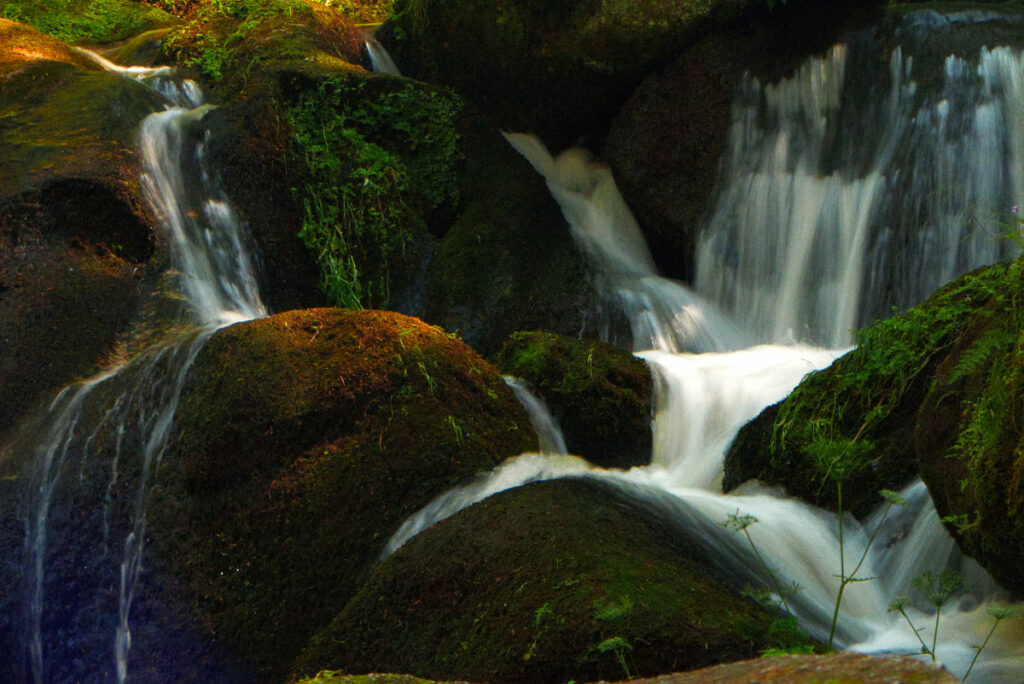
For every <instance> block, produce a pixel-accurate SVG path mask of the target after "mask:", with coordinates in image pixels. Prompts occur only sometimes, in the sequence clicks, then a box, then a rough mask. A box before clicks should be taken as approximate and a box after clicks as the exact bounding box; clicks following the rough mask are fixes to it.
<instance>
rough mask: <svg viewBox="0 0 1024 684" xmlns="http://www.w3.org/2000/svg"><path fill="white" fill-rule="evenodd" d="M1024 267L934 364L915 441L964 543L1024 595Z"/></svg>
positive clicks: (938, 502) (931, 486)
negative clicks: (1023, 568)
mask: <svg viewBox="0 0 1024 684" xmlns="http://www.w3.org/2000/svg"><path fill="white" fill-rule="evenodd" d="M1022 277H1024V265H1022V264H1021V263H1020V262H1019V261H1018V262H1016V263H1014V264H1013V266H1012V267H1011V268H1010V269H1009V271H1008V272H1007V279H1006V287H1003V288H1000V289H999V290H997V291H996V292H995V294H993V296H992V297H991V299H990V301H989V302H988V303H987V304H986V305H985V306H983V307H980V308H979V310H978V311H977V312H976V313H975V314H974V315H973V316H972V317H971V319H970V327H969V328H968V330H967V332H966V333H965V334H964V335H963V336H961V337H960V339H958V340H957V341H956V343H955V344H954V345H953V346H952V347H951V349H950V350H949V353H948V354H947V355H946V357H945V359H944V360H943V361H942V363H941V364H940V365H939V366H938V368H937V369H936V371H935V375H934V378H933V380H932V383H931V388H930V389H929V392H928V394H927V396H925V398H924V401H923V402H922V405H921V407H920V409H919V410H918V413H917V423H916V427H915V431H914V447H915V455H916V457H917V461H918V463H919V464H920V468H921V476H922V478H923V479H924V481H925V483H926V484H927V485H928V490H929V492H931V495H932V499H933V500H934V501H935V507H936V509H937V510H938V512H939V515H940V516H943V518H944V520H945V522H946V524H947V527H948V528H949V529H950V532H952V533H953V535H954V536H955V537H956V539H957V541H958V543H959V545H960V548H961V549H962V550H963V551H964V552H965V553H966V554H967V555H969V556H971V557H973V558H975V559H977V560H978V561H979V562H980V563H981V564H982V565H984V566H985V568H986V569H987V570H988V571H989V572H991V573H992V575H993V576H994V577H995V578H996V579H997V580H998V581H999V582H1000V583H1002V584H1003V585H1004V586H1005V587H1006V588H1008V589H1010V590H1012V591H1013V592H1014V593H1016V594H1017V595H1024V579H1022V577H1021V573H1020V568H1021V566H1022V563H1024V429H1022V423H1021V416H1022V415H1024V302H1022V301H1021V295H1020V292H1021V284H1022Z"/></svg>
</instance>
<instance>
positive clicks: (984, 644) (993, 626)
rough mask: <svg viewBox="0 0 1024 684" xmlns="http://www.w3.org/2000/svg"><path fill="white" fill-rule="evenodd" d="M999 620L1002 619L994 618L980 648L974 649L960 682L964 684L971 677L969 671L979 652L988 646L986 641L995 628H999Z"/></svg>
mask: <svg viewBox="0 0 1024 684" xmlns="http://www.w3.org/2000/svg"><path fill="white" fill-rule="evenodd" d="M1001 619H1002V618H996V621H995V622H993V623H992V629H990V630H988V634H987V635H986V636H985V640H984V641H983V642H981V646H978V648H976V649H975V651H974V657H973V658H971V664H970V665H969V666H968V667H967V672H965V673H964V676H963V679H961V680H960V681H961V682H966V681H967V678H968V677H970V676H971V670H973V669H974V663H976V662H978V656H980V655H981V652H982V651H984V650H985V647H986V646H988V640H989V639H991V638H992V634H993V632H995V631H996V627H998V626H999V621H1000V620H1001Z"/></svg>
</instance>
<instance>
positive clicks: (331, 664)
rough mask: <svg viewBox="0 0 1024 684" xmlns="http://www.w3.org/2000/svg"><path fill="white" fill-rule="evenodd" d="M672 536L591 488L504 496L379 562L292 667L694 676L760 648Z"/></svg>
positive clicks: (744, 610) (723, 586) (597, 486)
mask: <svg viewBox="0 0 1024 684" xmlns="http://www.w3.org/2000/svg"><path fill="white" fill-rule="evenodd" d="M679 534H680V533H679V530H677V529H674V528H671V527H669V526H666V525H665V523H663V522H659V520H658V519H657V517H656V516H654V515H652V514H651V513H650V511H648V510H646V509H645V507H644V505H642V504H640V503H639V502H638V501H637V500H634V499H632V498H630V497H629V496H626V495H625V494H624V493H622V492H620V491H619V490H616V489H614V488H610V487H609V486H608V485H604V484H601V483H598V482H595V481H590V480H557V481H551V482H543V483H536V484H531V485H526V486H524V487H520V488H518V489H514V490H511V491H507V492H503V493H501V494H498V495H496V496H494V497H491V498H490V499H487V500H486V501H483V502H481V503H479V504H476V505H474V506H472V507H470V508H468V509H466V510H464V511H463V512H461V513H459V514H457V515H456V516H453V517H452V518H449V519H448V520H446V521H444V522H442V523H440V524H438V525H437V526H435V527H433V528H431V529H430V530H428V531H426V532H424V533H422V534H421V535H420V536H418V537H416V538H414V539H412V540H411V541H410V542H408V543H407V544H406V545H405V546H404V547H402V548H401V549H399V550H398V551H397V552H396V553H395V554H394V555H393V556H391V557H390V558H388V559H387V560H386V561H384V563H382V564H381V565H380V566H378V567H377V568H376V569H375V570H374V573H373V576H372V578H371V580H370V582H369V583H368V584H367V585H366V586H365V587H364V588H363V589H362V590H361V591H360V592H359V594H358V595H357V596H356V597H355V598H354V599H353V600H352V602H351V603H350V604H349V605H348V606H347V607H346V608H345V610H344V611H343V612H342V613H341V614H340V615H339V616H338V617H337V618H336V619H335V621H334V622H333V623H332V625H331V626H330V627H329V628H328V629H326V630H324V631H323V632H321V633H320V634H319V635H318V636H317V637H315V638H314V640H313V641H312V642H311V646H310V647H309V648H308V649H307V650H306V652H305V653H304V654H303V655H302V657H301V658H300V659H299V666H298V671H299V673H300V674H302V673H308V672H316V671H318V670H320V669H322V668H331V669H339V668H340V669H343V670H344V671H346V672H355V673H358V672H379V671H391V672H416V673H417V674H418V675H420V676H425V677H432V678H436V679H445V678H453V679H467V680H471V681H487V682H500V681H565V680H568V679H576V680H577V681H587V680H589V679H596V678H621V677H622V676H624V675H626V676H628V675H629V674H631V673H633V674H635V673H639V674H645V675H649V674H655V673H659V672H670V671H674V670H680V669H687V668H696V667H701V666H703V665H707V664H711V663H716V662H721V661H724V660H731V659H736V658H743V657H746V656H745V655H744V654H747V653H749V654H753V653H756V652H757V651H758V649H760V648H763V647H765V646H767V644H766V642H765V636H764V635H765V634H766V632H765V631H764V630H765V629H766V628H767V625H768V623H769V622H770V621H771V618H770V617H769V616H768V615H766V614H765V613H764V612H762V609H760V608H759V607H756V606H754V605H752V604H750V603H748V602H747V600H746V599H743V598H741V597H740V596H739V592H738V591H737V590H736V588H735V587H733V586H731V585H730V584H729V582H728V581H727V580H725V579H724V578H723V577H721V576H719V575H718V574H717V573H716V572H714V571H713V570H711V569H710V568H709V567H707V566H705V565H702V563H701V561H700V560H699V559H698V558H697V556H696V554H695V553H694V550H693V548H692V546H691V544H690V542H689V541H688V540H687V539H686V538H685V536H683V537H680V536H679Z"/></svg>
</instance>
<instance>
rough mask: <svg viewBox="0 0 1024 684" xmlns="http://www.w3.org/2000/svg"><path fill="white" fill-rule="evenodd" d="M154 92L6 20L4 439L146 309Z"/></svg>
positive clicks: (2, 34)
mask: <svg viewBox="0 0 1024 684" xmlns="http://www.w3.org/2000/svg"><path fill="white" fill-rule="evenodd" d="M157 106H158V98H157V96H156V95H154V94H153V93H151V92H150V91H149V90H148V89H147V88H145V87H144V86H142V85H140V84H138V83H135V82H134V81H131V80H128V79H125V78H122V77H120V76H118V75H116V74H112V73H108V72H105V71H103V70H101V69H100V68H99V67H98V66H96V65H95V64H92V63H91V62H90V61H89V60H88V59H87V58H86V57H84V56H82V55H81V54H79V53H76V52H73V51H72V50H71V49H70V48H68V46H67V45H65V44H63V43H61V42H59V41H57V40H55V39H53V38H50V37H48V36H45V35H43V34H41V33H38V32H36V31H35V30H33V29H30V28H29V27H27V26H25V25H22V24H17V23H14V22H10V21H6V20H3V19H0V387H3V388H4V391H3V393H2V396H0V432H3V431H4V430H5V429H6V428H8V427H10V426H11V424H12V423H13V422H14V421H15V420H16V419H17V417H18V416H19V415H21V414H22V413H23V412H25V411H27V410H29V409H31V408H33V407H34V406H35V405H36V403H37V402H38V401H39V400H40V399H42V398H44V397H45V396H46V395H48V394H49V393H51V392H53V391H54V390H55V389H57V388H59V387H60V386H61V385H63V384H65V383H68V382H70V381H72V380H73V379H75V378H76V377H81V376H84V375H87V374H89V373H91V372H93V371H94V370H95V369H96V367H97V364H98V363H99V362H100V361H101V360H102V359H103V357H105V356H106V355H108V354H110V353H111V351H112V350H113V348H114V346H115V342H116V338H117V336H118V334H119V333H121V332H123V331H124V329H125V328H126V327H127V325H128V323H129V320H130V319H131V317H132V314H133V312H134V310H135V306H136V302H137V300H138V298H139V293H140V289H141V287H142V281H143V275H144V274H145V273H146V272H147V268H146V264H147V263H148V262H149V260H150V258H151V256H152V254H153V250H154V244H153V238H152V232H153V228H152V225H153V222H152V218H151V217H150V216H149V212H148V209H146V208H145V207H146V205H145V202H144V200H143V198H142V193H141V191H140V189H139V179H138V160H137V159H136V157H135V153H134V151H133V148H134V144H135V140H134V138H135V130H136V128H137V126H138V124H139V122H140V121H141V120H142V119H143V118H144V117H145V116H146V115H147V114H149V113H150V112H152V111H155V110H156V109H157Z"/></svg>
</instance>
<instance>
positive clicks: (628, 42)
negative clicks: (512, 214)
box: [384, 0, 857, 149]
mask: <svg viewBox="0 0 1024 684" xmlns="http://www.w3.org/2000/svg"><path fill="white" fill-rule="evenodd" d="M789 4H790V5H794V4H795V5H800V7H799V8H794V9H793V11H792V12H791V11H790V10H789V8H786V10H785V12H783V11H782V7H781V5H780V7H779V14H786V15H787V16H792V17H799V20H800V21H801V22H807V24H809V25H816V27H817V29H818V30H819V31H820V30H821V28H822V26H823V25H827V23H828V22H825V23H824V24H823V23H822V22H818V21H816V19H821V18H823V17H832V16H841V15H842V14H843V13H844V11H845V10H846V9H847V7H848V6H850V5H853V4H857V3H838V4H837V3H834V2H830V3H820V2H795V3H794V2H791V3H789ZM826 4H827V9H828V11H827V12H825V11H824V9H825V8H824V6H825V5H826ZM819 5H820V6H821V7H819ZM815 9H817V10H818V11H817V12H815V11H813V10H815ZM764 11H765V7H764V5H763V4H762V3H758V2H751V1H749V0H716V1H715V2H691V1H685V2H665V1H663V0H615V1H610V0H586V1H584V2H540V1H539V0H516V1H514V2H508V3H504V4H502V5H501V6H500V7H499V8H495V6H494V4H493V3H488V2H484V1H482V0H471V1H464V2H433V1H431V2H427V0H398V2H396V3H395V8H394V18H393V19H392V20H391V21H390V22H389V24H388V25H387V26H386V27H385V36H384V42H385V44H386V45H387V47H388V49H389V50H390V51H391V53H392V54H393V56H394V57H395V59H396V61H397V62H398V65H399V67H401V68H402V69H403V73H408V74H409V75H411V76H413V77H415V78H420V79H423V80H427V81H431V82H436V83H443V84H445V85H449V86H451V87H453V88H455V89H456V90H457V91H458V92H460V93H461V94H463V95H465V96H466V97H467V98H468V99H470V100H471V101H473V102H476V103H478V104H480V105H481V106H483V107H484V108H485V109H486V110H487V111H488V112H489V113H491V114H493V115H494V116H495V118H496V122H497V124H498V125H499V126H500V127H502V128H507V129H511V130H525V131H529V132H534V133H537V134H539V135H541V137H542V138H544V139H545V142H547V143H548V145H549V146H551V147H553V148H555V149H558V148H560V147H564V146H566V145H569V144H573V143H575V142H576V141H577V140H579V139H580V138H581V137H584V138H586V137H588V136H592V135H594V134H598V135H600V134H601V133H602V131H605V130H607V122H608V121H609V119H610V117H611V114H612V113H614V112H615V111H616V110H617V109H618V108H619V107H620V106H621V104H622V102H623V101H625V99H626V98H627V97H628V96H629V94H630V92H632V90H633V89H634V88H635V87H636V85H637V84H638V83H639V82H640V80H641V79H642V78H643V77H644V76H646V75H647V73H649V72H650V71H652V70H653V69H656V68H658V67H659V66H661V65H664V64H665V63H667V62H669V61H671V60H672V59H673V58H674V57H676V56H677V55H678V54H679V53H680V52H681V51H682V50H683V49H684V48H685V47H687V46H689V45H692V44H693V43H695V42H696V41H697V40H698V39H699V38H701V37H703V36H705V35H707V34H708V33H709V32H710V31H712V30H714V29H715V28H721V27H722V26H724V25H729V24H733V23H736V22H739V21H740V20H747V19H751V18H753V17H755V16H758V15H759V14H761V13H763V12H764ZM792 36H793V32H792V31H791V32H790V37H791V38H792Z"/></svg>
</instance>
